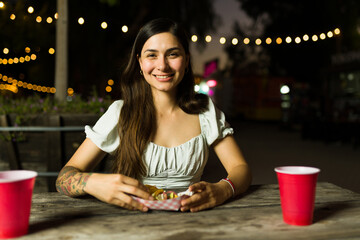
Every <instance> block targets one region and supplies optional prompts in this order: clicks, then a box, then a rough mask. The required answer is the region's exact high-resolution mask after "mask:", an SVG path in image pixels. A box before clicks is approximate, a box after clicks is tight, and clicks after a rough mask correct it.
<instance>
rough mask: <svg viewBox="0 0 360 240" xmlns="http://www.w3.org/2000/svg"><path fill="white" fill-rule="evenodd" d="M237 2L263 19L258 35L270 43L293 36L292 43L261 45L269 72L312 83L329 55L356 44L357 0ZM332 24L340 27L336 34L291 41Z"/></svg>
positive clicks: (358, 42)
mask: <svg viewBox="0 0 360 240" xmlns="http://www.w3.org/2000/svg"><path fill="white" fill-rule="evenodd" d="M238 1H239V2H240V3H241V6H242V9H243V10H244V11H245V12H246V13H247V14H248V15H249V16H250V17H252V18H253V19H259V18H263V19H264V21H263V25H264V31H263V34H262V36H258V37H263V38H264V37H271V38H272V39H273V42H274V38H275V37H282V39H285V38H286V37H287V36H290V37H292V38H293V43H292V44H281V45H279V46H277V45H276V44H274V43H273V44H270V45H266V44H263V48H264V51H265V53H266V54H268V55H269V56H270V59H271V61H270V65H269V68H268V69H269V72H270V73H271V74H275V75H291V76H294V77H296V78H297V79H298V80H299V81H308V82H316V81H319V79H320V78H319V74H320V70H321V69H323V68H325V67H328V66H329V64H331V56H332V55H334V54H336V53H340V52H348V51H351V50H355V49H359V47H360V34H359V30H358V29H359V25H360V23H359V22H360V14H359V11H360V10H359V9H360V2H359V1H356V0H349V1H338V0H327V1H325V0H320V1H311V0H304V1H297V2H294V1H291V2H289V1H286V0H274V1H262V0H251V1H250V0H238ZM356 23H357V24H356ZM336 27H339V28H340V29H341V32H342V33H341V36H340V37H336V38H332V39H327V40H326V41H318V42H312V41H308V42H306V43H305V42H302V44H295V43H294V37H295V36H300V37H302V36H303V35H304V34H311V35H312V34H317V35H319V34H320V33H322V32H324V33H327V31H329V30H333V29H335V28H336ZM311 35H310V37H311ZM263 40H264V39H263Z"/></svg>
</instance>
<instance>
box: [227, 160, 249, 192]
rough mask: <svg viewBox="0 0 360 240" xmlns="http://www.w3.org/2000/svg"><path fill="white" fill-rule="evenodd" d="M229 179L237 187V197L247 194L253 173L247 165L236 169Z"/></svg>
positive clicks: (229, 175)
mask: <svg viewBox="0 0 360 240" xmlns="http://www.w3.org/2000/svg"><path fill="white" fill-rule="evenodd" d="M228 178H229V179H230V180H231V181H232V183H233V184H234V187H235V195H238V194H241V193H243V192H245V191H246V190H247V189H248V187H249V186H250V184H251V179H252V177H251V171H250V169H249V166H248V165H247V164H242V165H239V166H237V167H234V168H233V169H232V170H231V171H230V172H229V174H228Z"/></svg>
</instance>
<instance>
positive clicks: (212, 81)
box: [206, 79, 217, 87]
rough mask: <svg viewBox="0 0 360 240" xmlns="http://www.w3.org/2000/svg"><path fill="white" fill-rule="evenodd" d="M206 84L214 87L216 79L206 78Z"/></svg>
mask: <svg viewBox="0 0 360 240" xmlns="http://www.w3.org/2000/svg"><path fill="white" fill-rule="evenodd" d="M206 85H208V86H209V87H216V85H217V81H216V80H214V79H211V80H208V81H207V82H206Z"/></svg>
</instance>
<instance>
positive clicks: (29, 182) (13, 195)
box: [0, 170, 37, 238]
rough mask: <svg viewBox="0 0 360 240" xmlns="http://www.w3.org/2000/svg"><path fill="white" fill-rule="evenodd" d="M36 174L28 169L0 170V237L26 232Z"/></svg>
mask: <svg viewBox="0 0 360 240" xmlns="http://www.w3.org/2000/svg"><path fill="white" fill-rule="evenodd" d="M36 176H37V173H36V172H34V171H28V170H11V171H2V172H0V238H14V237H20V236H22V235H25V234H27V231H28V228H29V217H30V209H31V199H32V193H33V189H34V184H35V178H36Z"/></svg>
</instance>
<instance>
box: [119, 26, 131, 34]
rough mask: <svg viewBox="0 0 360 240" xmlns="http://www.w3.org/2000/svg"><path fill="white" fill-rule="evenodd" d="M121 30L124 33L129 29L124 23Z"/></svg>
mask: <svg viewBox="0 0 360 240" xmlns="http://www.w3.org/2000/svg"><path fill="white" fill-rule="evenodd" d="M121 31H123V32H124V33H126V32H128V31H129V28H128V26H126V25H124V26H122V28H121Z"/></svg>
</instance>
